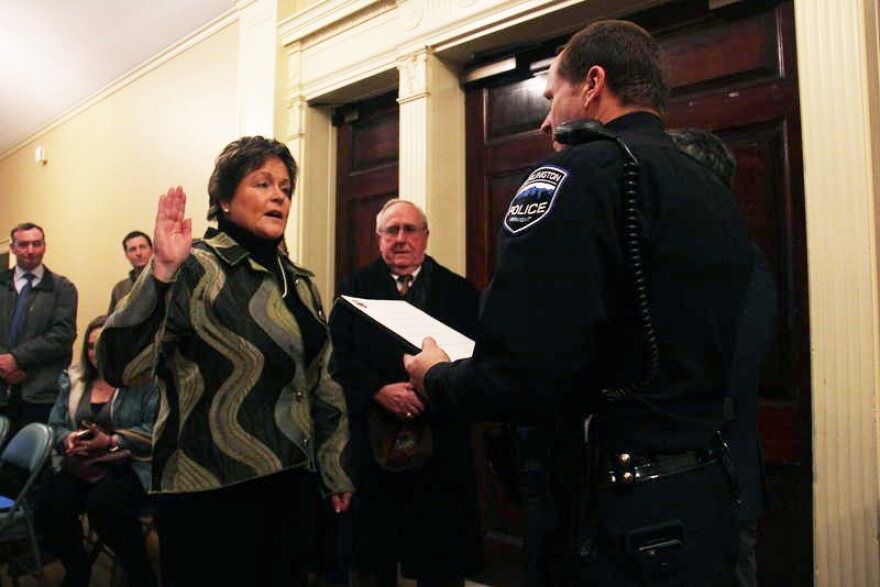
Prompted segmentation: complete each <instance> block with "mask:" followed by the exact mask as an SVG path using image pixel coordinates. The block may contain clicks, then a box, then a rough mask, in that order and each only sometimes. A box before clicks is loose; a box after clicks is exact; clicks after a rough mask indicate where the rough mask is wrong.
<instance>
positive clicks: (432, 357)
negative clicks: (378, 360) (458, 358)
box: [403, 336, 449, 394]
mask: <svg viewBox="0 0 880 587" xmlns="http://www.w3.org/2000/svg"><path fill="white" fill-rule="evenodd" d="M447 362H449V355H447V354H446V353H445V352H443V349H442V348H440V347H439V346H437V342H436V341H435V340H434V339H433V338H431V337H430V336H429V337H428V338H426V339H425V340H424V341H422V352H420V353H419V354H417V355H415V356H413V355H403V367H404V369H406V373H407V374H408V375H409V380H410V383H412V386H413V387H415V388H416V389H417V390H418V391H419V393H421V394H424V393H425V373H427V372H428V371H430V370H431V367H433V366H434V365H436V364H437V363H447Z"/></svg>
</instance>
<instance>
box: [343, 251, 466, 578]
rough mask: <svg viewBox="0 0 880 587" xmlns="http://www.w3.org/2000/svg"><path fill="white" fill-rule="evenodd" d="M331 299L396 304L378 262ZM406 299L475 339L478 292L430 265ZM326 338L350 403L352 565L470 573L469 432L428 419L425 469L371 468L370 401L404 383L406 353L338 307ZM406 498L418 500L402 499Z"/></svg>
mask: <svg viewBox="0 0 880 587" xmlns="http://www.w3.org/2000/svg"><path fill="white" fill-rule="evenodd" d="M339 293H340V294H341V295H352V296H356V297H364V298H373V299H400V295H399V294H398V292H397V285H396V284H395V282H394V279H392V277H391V272H390V270H389V269H388V266H387V265H386V264H385V263H384V262H383V261H382V260H381V259H379V260H377V261H375V262H374V263H372V264H371V265H368V266H367V267H364V268H362V269H359V270H358V271H356V272H355V273H354V274H353V275H351V277H349V278H348V279H346V280H345V281H343V282H342V284H341V285H340V288H339ZM405 299H406V300H407V301H409V302H410V303H412V304H413V305H415V306H417V307H419V308H421V309H422V310H424V311H425V312H427V313H428V314H430V315H431V316H433V317H434V318H437V319H438V320H440V321H442V322H445V323H446V324H448V325H449V326H451V327H452V328H455V329H456V330H458V331H460V332H462V333H463V334H465V335H467V336H470V337H474V336H475V334H476V328H477V312H478V307H479V292H478V291H477V289H476V288H475V287H474V286H473V285H471V284H470V283H469V282H468V281H466V280H465V279H464V278H462V277H460V276H458V275H456V274H455V273H452V272H451V271H449V270H448V269H446V268H445V267H443V266H441V265H439V264H438V263H436V262H435V261H434V260H433V259H431V258H430V257H426V259H425V262H424V263H423V265H422V271H421V272H420V274H419V276H418V278H417V279H416V280H415V282H414V283H413V285H412V287H411V288H410V290H409V291H408V292H407V294H406V296H405ZM330 334H331V336H332V338H333V358H332V360H331V363H330V369H331V373H332V374H333V377H334V379H336V380H337V381H339V382H340V383H341V384H342V387H343V389H344V390H345V394H346V398H347V399H348V406H349V419H350V423H351V449H352V455H353V460H354V462H355V474H356V478H355V483H356V485H357V487H358V493H357V495H356V496H355V497H356V500H357V504H356V508H355V510H356V511H355V518H354V522H355V547H354V548H355V552H354V559H355V561H354V564H355V567H356V568H361V569H364V568H366V569H368V570H369V569H371V568H372V567H373V566H374V565H379V566H381V565H382V564H387V563H389V562H390V561H395V559H396V561H399V562H401V563H402V564H403V569H404V573H405V574H408V575H414V576H419V577H435V578H436V577H445V576H450V577H455V576H463V575H465V574H467V573H470V572H473V571H474V570H476V569H477V568H478V566H479V561H480V552H479V549H480V543H479V534H478V530H479V508H478V506H477V499H476V487H475V483H474V470H473V455H472V447H471V441H470V428H469V427H468V426H467V425H466V424H463V423H461V422H457V421H456V422H452V421H442V422H438V421H433V422H432V430H433V432H434V441H435V444H434V453H433V456H432V457H431V459H430V460H429V461H428V462H427V464H426V465H425V467H424V468H423V469H421V470H418V471H406V472H403V473H390V472H387V471H384V470H381V469H379V468H378V466H377V465H376V463H375V460H374V457H373V455H372V451H371V448H370V446H369V441H368V434H367V413H368V410H369V409H370V408H371V407H374V409H381V407H380V406H379V404H377V403H376V402H375V401H374V400H373V396H374V395H375V393H376V392H377V391H379V388H381V387H382V386H383V385H386V384H389V383H398V382H401V381H408V380H409V377H408V376H407V375H406V371H405V370H404V368H403V352H404V349H403V347H402V346H401V345H399V344H398V343H396V342H395V341H394V339H393V338H391V336H390V335H389V334H386V333H384V332H382V331H380V330H378V329H377V328H376V327H375V326H373V325H371V324H370V323H369V322H368V321H366V320H365V319H363V318H360V317H358V316H356V315H354V313H353V311H352V310H351V309H350V308H348V307H347V306H346V305H345V304H340V303H337V304H336V306H334V309H333V312H332V314H331V316H330ZM428 417H430V416H428ZM409 494H413V495H414V496H416V497H417V498H418V499H415V498H413V499H412V500H411V501H410V498H409V497H408V495H409ZM386 559H387V560H386ZM396 561H395V562H396Z"/></svg>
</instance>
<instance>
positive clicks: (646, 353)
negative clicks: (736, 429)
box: [405, 21, 758, 587]
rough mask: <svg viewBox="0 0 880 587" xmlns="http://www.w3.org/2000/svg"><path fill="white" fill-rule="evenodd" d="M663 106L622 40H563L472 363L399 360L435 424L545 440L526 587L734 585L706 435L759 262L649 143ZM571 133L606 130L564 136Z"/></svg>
mask: <svg viewBox="0 0 880 587" xmlns="http://www.w3.org/2000/svg"><path fill="white" fill-rule="evenodd" d="M665 95H666V87H665V83H664V76H663V73H662V67H661V63H660V52H659V49H658V47H657V45H656V43H655V42H654V41H653V39H652V38H651V37H650V35H648V33H646V32H645V31H644V30H642V29H641V28H639V27H638V26H636V25H634V24H632V23H628V22H621V21H603V22H598V23H594V24H592V25H590V26H588V27H587V28H586V29H584V30H583V31H581V32H580V33H578V34H576V35H575V36H574V37H572V39H571V40H570V41H569V42H568V43H567V44H566V46H565V47H564V48H563V50H562V52H561V53H560V54H559V55H558V56H557V57H556V59H554V61H553V64H552V66H551V68H550V71H549V73H548V79H547V86H546V90H545V97H546V98H547V99H548V100H549V101H550V111H549V113H548V115H547V119H546V120H545V121H544V123H543V125H542V128H543V129H544V130H545V131H546V132H548V133H551V134H552V136H553V137H554V141H555V145H554V146H555V147H558V149H559V152H558V153H557V154H556V155H554V156H552V157H550V158H549V159H547V160H546V161H544V162H543V163H541V164H540V165H539V166H538V167H537V168H536V169H535V170H534V171H532V173H531V174H530V175H529V176H528V178H527V179H526V180H525V182H524V183H523V185H522V187H520V189H519V191H518V192H517V194H516V195H515V196H514V198H513V200H512V201H511V204H510V207H509V209H508V212H507V214H506V216H505V219H504V223H503V226H502V229H501V234H500V248H499V258H498V264H497V269H496V273H495V276H494V278H493V281H492V284H491V286H490V288H489V289H488V290H487V292H486V294H485V297H484V300H483V307H482V311H481V317H480V325H481V333H480V335H479V337H478V339H477V345H476V348H475V351H474V355H473V357H472V358H471V359H467V360H463V361H458V362H456V363H449V362H447V361H448V358H447V357H446V356H445V354H444V353H443V352H442V350H441V349H439V348H438V347H437V346H436V344H434V343H433V341H431V340H426V341H425V344H424V346H423V351H422V352H421V353H420V354H418V355H416V356H415V357H407V358H406V359H405V361H406V366H407V371H408V372H409V374H410V377H411V378H412V381H413V383H414V385H415V386H416V387H417V388H418V389H419V390H420V391H421V392H422V393H423V394H424V395H425V397H426V398H427V400H428V403H429V406H430V409H431V410H434V411H436V412H439V413H447V414H448V413H454V414H458V415H459V416H460V417H464V418H469V419H487V420H498V419H508V420H511V421H514V422H516V423H518V424H529V425H530V426H532V427H534V428H535V429H537V430H540V431H543V432H544V433H545V435H546V436H547V437H548V438H551V439H552V441H551V442H549V443H548V445H549V446H551V447H552V450H548V451H546V453H545V454H546V458H545V460H546V462H545V463H544V464H545V466H546V474H545V475H544V478H545V479H546V487H547V493H548V494H549V495H550V496H551V497H552V499H551V500H550V503H549V504H548V505H547V507H546V508H544V509H545V513H546V515H545V520H544V523H543V524H542V528H543V530H544V532H545V535H546V540H544V541H543V542H542V544H541V548H542V551H541V553H540V558H543V559H544V560H545V561H550V563H549V564H545V565H544V566H543V568H544V569H546V572H545V573H543V574H541V575H540V576H539V577H537V578H535V579H534V581H533V583H534V584H544V585H614V586H621V585H622V586H627V585H686V586H700V587H702V586H706V585H727V584H729V583H730V581H731V580H732V577H733V567H734V564H735V559H736V540H737V523H736V522H737V515H736V501H737V499H736V486H737V483H736V472H735V470H734V469H733V467H732V465H731V464H730V461H729V459H728V458H727V455H726V452H725V450H724V446H723V443H722V442H721V441H719V438H720V435H719V434H718V432H719V430H721V429H722V428H723V427H724V426H725V423H726V421H727V420H728V419H729V418H730V402H729V399H730V398H729V397H728V390H727V387H728V384H727V381H728V380H729V378H730V373H729V369H731V368H732V367H731V365H732V364H733V358H734V352H735V347H736V346H737V336H738V330H739V323H740V321H741V318H742V315H743V313H744V308H745V305H746V298H747V292H748V289H749V284H750V280H751V278H752V274H753V272H754V268H755V256H754V255H753V252H752V248H751V245H750V243H749V241H748V235H747V228H746V223H745V219H744V218H743V215H742V214H741V212H740V210H739V208H738V206H737V203H736V202H735V201H734V199H733V197H732V196H731V194H730V192H729V191H728V190H727V189H726V188H725V187H724V186H723V185H721V183H720V182H719V181H718V180H717V179H716V178H714V177H713V176H712V174H711V173H710V172H709V171H708V170H706V169H705V168H704V167H703V166H701V165H700V164H699V163H698V162H696V161H695V160H693V159H691V158H690V157H688V156H686V155H685V154H683V153H681V152H680V151H679V150H678V149H677V148H676V147H675V145H674V144H673V143H672V141H671V140H670V139H669V137H668V136H667V135H666V134H665V133H664V132H663V128H662V123H661V120H660V114H661V113H662V112H663V109H664V101H665ZM578 119H592V120H596V121H599V122H601V123H603V124H604V127H603V128H600V129H592V130H591V129H590V128H589V127H588V126H586V125H579V124H571V125H563V124H562V123H564V122H567V121H575V120H578ZM562 143H581V144H578V145H575V146H571V147H569V148H566V149H563V144H562ZM755 352H758V351H755ZM585 438H589V441H590V443H589V447H588V448H586V449H584V440H585Z"/></svg>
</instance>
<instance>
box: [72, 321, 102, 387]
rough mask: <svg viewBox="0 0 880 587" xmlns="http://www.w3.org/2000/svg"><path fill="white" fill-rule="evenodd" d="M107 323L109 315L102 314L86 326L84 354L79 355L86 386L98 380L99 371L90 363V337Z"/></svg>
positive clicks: (83, 345)
mask: <svg viewBox="0 0 880 587" xmlns="http://www.w3.org/2000/svg"><path fill="white" fill-rule="evenodd" d="M105 322H107V315H106V314H101V315H100V316H98V317H97V318H95V319H94V320H92V321H91V322H89V325H88V326H86V333H85V336H83V344H82V352H81V353H80V355H79V363H80V369H82V374H83V380H84V381H85V383H86V385H88V384H89V383H91V382H92V381H94V380H95V379H97V378H98V369H96V368H95V366H94V365H92V363H91V361H89V336H91V334H92V332H94V331H95V330H97V329H98V328H103V327H104V323H105Z"/></svg>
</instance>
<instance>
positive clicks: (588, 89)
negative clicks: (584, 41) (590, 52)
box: [581, 65, 605, 110]
mask: <svg viewBox="0 0 880 587" xmlns="http://www.w3.org/2000/svg"><path fill="white" fill-rule="evenodd" d="M604 89H605V68H604V67H602V66H601V65H594V66H592V67H591V68H590V70H589V71H588V72H587V76H586V77H585V78H584V82H583V86H582V90H581V106H582V107H583V108H584V110H586V109H587V105H588V104H589V103H590V102H592V101H594V100H595V99H596V98H597V97H598V96H599V94H601V93H602V91H603V90H604Z"/></svg>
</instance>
